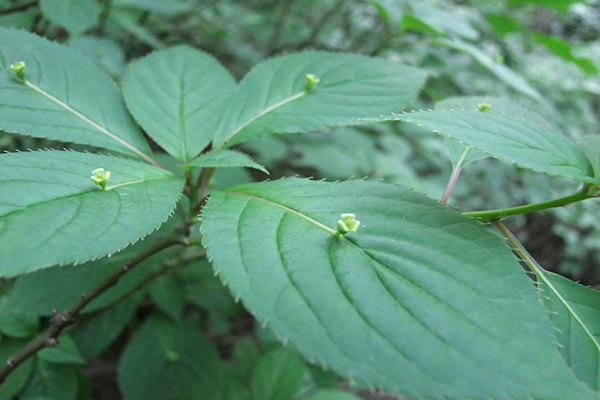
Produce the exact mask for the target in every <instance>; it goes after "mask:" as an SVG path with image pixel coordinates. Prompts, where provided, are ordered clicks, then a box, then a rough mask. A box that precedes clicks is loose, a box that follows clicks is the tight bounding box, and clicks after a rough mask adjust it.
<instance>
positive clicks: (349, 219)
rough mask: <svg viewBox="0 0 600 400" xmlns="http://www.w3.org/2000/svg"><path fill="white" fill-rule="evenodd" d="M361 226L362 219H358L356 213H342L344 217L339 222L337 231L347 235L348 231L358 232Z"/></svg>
mask: <svg viewBox="0 0 600 400" xmlns="http://www.w3.org/2000/svg"><path fill="white" fill-rule="evenodd" d="M359 226H360V221H357V220H356V215H354V214H350V213H348V214H342V219H340V220H338V222H337V231H338V232H339V233H341V234H342V235H345V234H346V233H348V232H356V231H357V229H358V227H359Z"/></svg>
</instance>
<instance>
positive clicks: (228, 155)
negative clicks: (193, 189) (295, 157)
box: [183, 150, 269, 175]
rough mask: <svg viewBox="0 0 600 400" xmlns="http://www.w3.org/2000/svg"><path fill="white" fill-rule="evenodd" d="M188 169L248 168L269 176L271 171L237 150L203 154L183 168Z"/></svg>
mask: <svg viewBox="0 0 600 400" xmlns="http://www.w3.org/2000/svg"><path fill="white" fill-rule="evenodd" d="M183 167H184V168H186V169H192V168H196V167H202V168H205V167H209V168H235V167H246V168H254V169H257V170H259V171H262V172H264V173H265V174H267V175H268V174H269V171H267V169H266V168H265V167H263V166H262V165H260V164H258V163H256V162H254V160H252V159H251V158H250V157H249V156H248V155H246V154H244V153H242V152H239V151H235V150H215V151H211V152H209V153H205V154H202V155H201V156H200V157H198V158H196V159H195V160H194V161H192V162H191V163H189V164H186V165H184V166H183Z"/></svg>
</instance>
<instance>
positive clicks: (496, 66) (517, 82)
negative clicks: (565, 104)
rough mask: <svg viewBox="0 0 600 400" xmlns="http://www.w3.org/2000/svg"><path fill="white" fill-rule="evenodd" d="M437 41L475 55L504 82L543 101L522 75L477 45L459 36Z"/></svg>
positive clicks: (474, 56)
mask: <svg viewBox="0 0 600 400" xmlns="http://www.w3.org/2000/svg"><path fill="white" fill-rule="evenodd" d="M435 43H437V44H441V45H442V46H446V47H449V48H451V49H455V50H458V51H462V52H463V53H466V54H468V55H470V56H471V57H473V58H474V59H475V60H476V61H477V62H478V63H479V64H481V65H482V66H483V67H485V68H486V69H488V70H489V71H490V72H492V73H493V74H494V75H496V76H497V77H498V78H500V79H501V80H502V81H504V83H506V84H507V85H508V86H510V87H512V88H513V89H515V90H517V91H519V92H521V93H523V94H524V95H526V96H529V97H531V98H532V99H534V100H537V101H541V100H542V96H541V95H540V94H539V93H538V91H537V90H535V89H534V88H533V87H532V86H531V85H530V84H529V83H527V81H526V80H525V79H523V77H522V76H520V75H517V74H516V73H515V72H514V71H513V70H511V69H510V68H508V67H507V66H506V65H504V64H500V63H499V62H497V61H495V60H494V59H492V57H490V56H489V55H487V54H485V53H484V52H483V51H481V50H479V49H478V48H477V47H475V46H473V45H471V44H469V43H467V42H464V41H462V40H460V39H458V38H453V39H436V41H435Z"/></svg>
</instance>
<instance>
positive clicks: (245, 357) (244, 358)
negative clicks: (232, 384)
mask: <svg viewBox="0 0 600 400" xmlns="http://www.w3.org/2000/svg"><path fill="white" fill-rule="evenodd" d="M258 357H259V352H258V348H257V347H256V345H255V344H254V342H253V341H252V340H251V339H248V338H247V339H242V340H240V341H239V342H237V343H236V344H235V346H234V347H233V350H232V351H231V358H232V360H233V363H234V365H235V371H236V372H237V373H239V374H240V376H241V377H246V375H249V374H250V371H251V369H252V366H253V365H254V363H255V362H256V360H257V359H258Z"/></svg>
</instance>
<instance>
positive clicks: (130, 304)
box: [69, 266, 144, 361]
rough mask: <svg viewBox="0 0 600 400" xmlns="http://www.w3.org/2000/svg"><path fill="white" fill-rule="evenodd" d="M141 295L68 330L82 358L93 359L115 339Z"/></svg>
mask: <svg viewBox="0 0 600 400" xmlns="http://www.w3.org/2000/svg"><path fill="white" fill-rule="evenodd" d="M136 268H139V266H138V267H136ZM119 285H121V282H119ZM143 295H144V293H143V292H140V293H138V294H136V295H133V296H131V297H130V298H129V299H127V300H125V301H122V302H121V303H119V304H117V305H116V306H114V307H111V308H109V309H107V310H104V311H102V312H101V313H99V314H94V315H92V317H91V318H86V319H84V320H83V321H84V323H82V324H80V325H77V326H76V327H75V329H73V330H72V331H71V332H69V335H70V336H71V337H72V338H73V340H74V341H75V343H76V344H77V348H78V349H79V353H80V354H81V356H82V357H83V358H85V359H86V360H88V361H91V360H93V359H94V358H96V357H97V356H99V355H100V354H101V353H102V352H103V351H104V350H106V348H108V346H110V345H111V344H112V343H113V342H114V341H115V339H117V337H118V336H119V334H120V333H121V332H122V331H123V329H124V328H125V326H126V325H127V323H128V322H129V320H130V319H131V317H133V315H134V313H135V310H136V308H137V306H138V304H139V303H140V301H141V300H142V297H143ZM84 318H85V317H84Z"/></svg>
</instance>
